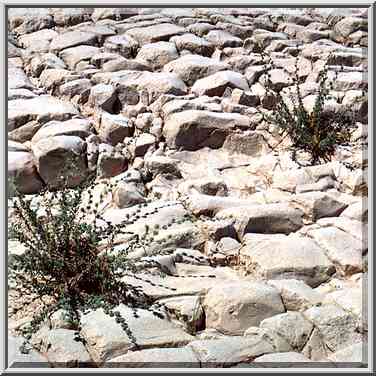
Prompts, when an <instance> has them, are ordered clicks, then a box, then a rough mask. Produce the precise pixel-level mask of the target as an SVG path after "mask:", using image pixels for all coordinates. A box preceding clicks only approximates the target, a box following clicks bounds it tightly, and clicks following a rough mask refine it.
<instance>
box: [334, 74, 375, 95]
mask: <svg viewBox="0 0 376 376" xmlns="http://www.w3.org/2000/svg"><path fill="white" fill-rule="evenodd" d="M367 87H368V81H367V77H366V76H365V74H364V72H339V73H338V76H337V77H336V79H335V81H334V86H333V90H337V91H347V90H366V89H367Z"/></svg>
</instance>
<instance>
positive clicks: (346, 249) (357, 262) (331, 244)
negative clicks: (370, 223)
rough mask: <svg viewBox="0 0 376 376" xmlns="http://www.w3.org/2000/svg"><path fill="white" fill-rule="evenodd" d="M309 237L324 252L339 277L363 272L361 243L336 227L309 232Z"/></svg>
mask: <svg viewBox="0 0 376 376" xmlns="http://www.w3.org/2000/svg"><path fill="white" fill-rule="evenodd" d="M309 236H310V237H312V239H314V240H315V242H316V243H317V244H319V245H320V247H321V248H322V249H323V250H324V251H325V253H326V255H327V256H328V258H329V259H330V260H331V261H332V262H333V263H334V264H335V265H336V269H337V272H338V273H340V274H341V275H351V274H354V273H357V272H361V271H363V267H364V264H363V259H362V249H363V246H362V241H361V240H359V239H356V238H354V237H353V236H351V235H349V234H347V233H346V232H344V231H342V230H339V229H338V228H336V227H325V228H320V229H317V230H311V231H309Z"/></svg>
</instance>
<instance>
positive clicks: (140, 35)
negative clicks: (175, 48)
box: [126, 23, 185, 45]
mask: <svg viewBox="0 0 376 376" xmlns="http://www.w3.org/2000/svg"><path fill="white" fill-rule="evenodd" d="M184 31H185V29H184V28H183V27H180V26H176V25H174V24H170V23H160V24H158V25H152V26H147V27H136V28H134V29H130V30H128V31H127V32H126V33H127V34H129V35H130V36H131V37H133V38H134V39H136V40H137V41H138V42H139V43H140V45H144V44H147V43H153V42H159V41H166V40H169V39H170V38H171V37H173V36H174V35H179V34H183V33H184Z"/></svg>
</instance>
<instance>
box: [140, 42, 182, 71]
mask: <svg viewBox="0 0 376 376" xmlns="http://www.w3.org/2000/svg"><path fill="white" fill-rule="evenodd" d="M178 57H179V54H178V52H177V50H176V47H175V44H174V43H171V42H156V43H149V44H144V45H143V46H142V47H141V49H140V51H138V54H137V56H136V59H137V60H139V61H140V62H142V63H144V64H145V65H147V66H150V67H151V68H152V69H153V70H156V69H161V68H163V66H164V65H166V64H167V63H169V62H170V61H172V60H175V59H177V58H178Z"/></svg>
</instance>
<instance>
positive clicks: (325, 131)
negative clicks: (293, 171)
mask: <svg viewBox="0 0 376 376" xmlns="http://www.w3.org/2000/svg"><path fill="white" fill-rule="evenodd" d="M260 52H261V56H262V59H263V63H264V64H265V67H266V72H265V76H264V77H265V82H264V83H263V84H264V86H265V89H266V93H267V95H268V96H271V97H273V98H274V99H275V105H274V107H273V108H272V110H271V113H270V114H268V115H264V114H263V116H264V119H265V120H266V121H267V122H268V123H271V124H274V125H276V126H277V128H278V129H279V130H281V131H282V132H281V135H282V136H289V138H290V140H291V142H292V150H293V152H292V158H293V160H294V161H297V159H296V157H297V152H298V151H303V152H306V153H308V154H309V156H310V162H311V164H312V165H315V164H318V163H320V162H329V161H330V160H331V158H332V157H333V155H334V154H335V152H336V148H337V146H339V145H345V144H348V143H349V141H350V139H351V134H352V132H353V130H354V129H355V127H356V114H355V113H354V110H353V109H351V108H350V106H344V105H341V106H333V105H332V104H331V105H328V101H329V100H330V99H333V96H332V95H331V91H332V89H333V82H335V80H336V79H337V76H338V70H334V78H331V77H330V75H329V74H328V72H329V70H330V69H329V68H330V66H329V65H328V61H330V57H331V55H329V56H328V58H327V60H326V63H325V65H324V67H323V68H322V70H321V71H320V72H319V73H318V79H317V83H318V89H317V91H316V93H315V94H316V98H315V102H314V106H313V109H312V111H308V110H307V109H306V107H305V105H304V102H303V99H304V98H303V95H302V92H301V87H300V85H301V84H302V80H301V78H300V77H299V58H296V60H295V67H294V72H293V74H292V83H293V84H292V87H293V88H294V90H291V88H292V87H289V88H288V95H283V94H282V91H279V92H276V91H273V90H272V87H273V85H272V81H271V75H270V71H271V70H272V69H274V68H275V66H274V63H273V60H272V58H271V57H270V56H268V55H266V53H265V52H263V51H262V49H261V50H260ZM336 68H340V70H342V69H343V67H336ZM331 73H332V72H331ZM358 99H359V100H361V99H362V98H358ZM332 103H333V102H332Z"/></svg>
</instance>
